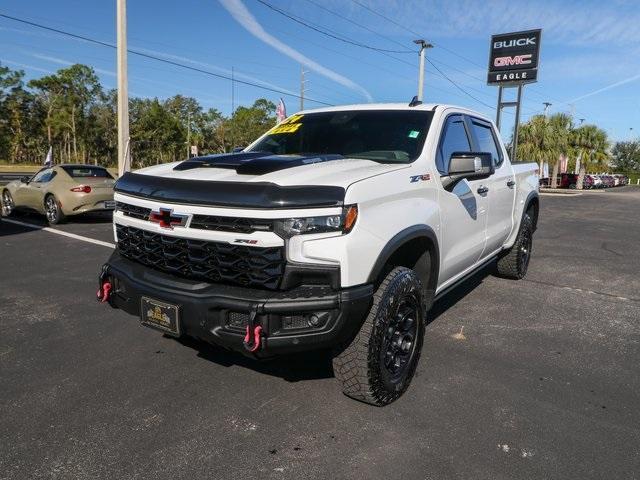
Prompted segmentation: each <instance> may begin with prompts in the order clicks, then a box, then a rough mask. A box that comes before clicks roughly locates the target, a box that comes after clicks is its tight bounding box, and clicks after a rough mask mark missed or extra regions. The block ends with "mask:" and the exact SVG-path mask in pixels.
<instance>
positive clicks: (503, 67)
mask: <svg viewBox="0 0 640 480" xmlns="http://www.w3.org/2000/svg"><path fill="white" fill-rule="evenodd" d="M541 33H542V30H528V31H526V32H515V33H502V34H500V35H493V36H492V37H491V51H490V52H491V53H490V55H489V75H488V77H487V83H488V84H489V85H514V84H523V83H532V82H535V81H536V80H537V79H538V58H539V55H540V38H541Z"/></svg>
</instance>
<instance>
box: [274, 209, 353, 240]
mask: <svg viewBox="0 0 640 480" xmlns="http://www.w3.org/2000/svg"><path fill="white" fill-rule="evenodd" d="M357 218H358V207H357V206H356V205H350V206H347V207H344V208H343V209H342V213H340V214H337V215H325V216H322V217H300V218H283V219H279V220H276V221H275V222H274V231H275V233H276V234H278V235H279V236H281V237H282V238H291V237H293V236H295V235H303V234H305V233H325V232H342V233H349V232H350V231H351V229H352V228H353V226H354V225H355V223H356V219H357Z"/></svg>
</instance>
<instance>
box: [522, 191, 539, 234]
mask: <svg viewBox="0 0 640 480" xmlns="http://www.w3.org/2000/svg"><path fill="white" fill-rule="evenodd" d="M534 202H536V204H537V208H536V215H535V218H532V220H533V231H534V232H535V231H536V228H537V227H538V216H539V214H540V195H539V194H538V192H537V191H535V190H533V191H531V192H529V195H527V199H526V200H525V202H524V208H523V209H522V216H521V218H520V224H522V219H523V218H524V214H525V213H527V210H529V207H530V206H531V204H532V203H534Z"/></svg>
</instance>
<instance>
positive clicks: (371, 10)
mask: <svg viewBox="0 0 640 480" xmlns="http://www.w3.org/2000/svg"><path fill="white" fill-rule="evenodd" d="M351 1H352V2H353V3H355V4H356V5H359V6H360V7H362V8H364V9H365V10H368V11H369V12H371V13H373V14H374V15H377V16H379V17H381V18H384V19H385V20H387V21H388V22H391V23H393V24H394V25H396V26H398V27H400V28H402V29H403V30H406V31H407V32H409V33H411V34H413V35H416V36H417V37H422V36H423V35H422V34H421V33H418V32H415V31H413V30H411V29H409V28H408V27H407V26H406V25H402V24H401V23H399V22H397V21H395V20H394V19H392V18H389V17H387V16H386V15H383V14H382V13H380V12H378V11H376V10H374V9H372V8H371V7H369V6H368V5H365V4H363V3H361V2H360V1H358V0H351ZM429 43H431V44H432V45H433V46H434V47H438V48H441V49H442V50H444V51H445V52H449V53H450V54H452V55H455V56H456V57H459V58H462V59H463V60H466V61H467V62H470V63H471V64H473V65H475V66H476V67H479V66H480V65H479V64H477V63H475V62H474V61H473V60H471V59H469V58H467V57H465V56H464V55H460V54H459V53H457V52H455V51H453V50H451V49H449V48H447V47H443V46H442V45H440V44H436V43H434V42H432V41H431V40H429ZM482 68H484V67H482Z"/></svg>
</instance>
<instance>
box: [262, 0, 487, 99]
mask: <svg viewBox="0 0 640 480" xmlns="http://www.w3.org/2000/svg"><path fill="white" fill-rule="evenodd" d="M256 1H258V2H259V3H261V4H263V5H265V6H266V7H268V8H270V9H272V10H274V11H276V12H277V13H279V14H281V15H283V16H285V17H287V18H289V19H290V20H293V21H294V22H296V23H299V24H301V25H303V26H305V27H307V28H310V29H311V30H314V31H316V32H318V33H321V34H323V35H326V36H328V37H330V38H334V39H336V40H339V41H342V42H346V43H349V44H351V45H355V46H358V47H362V48H367V49H369V50H374V51H376V52H378V53H381V54H383V55H385V56H387V57H389V58H392V59H394V60H396V61H398V62H401V63H404V64H406V65H409V66H410V67H411V68H415V65H413V64H412V63H409V62H407V61H406V60H403V59H400V58H397V57H394V56H393V55H389V52H392V53H405V52H398V51H394V50H386V49H381V48H377V47H373V46H371V45H366V44H363V43H360V42H356V41H354V40H352V39H350V38H348V37H344V36H338V35H333V34H331V33H327V31H325V30H324V29H322V28H317V27H316V26H313V25H311V24H310V22H309V23H307V22H308V21H305V20H304V19H302V18H301V17H297V16H295V15H293V14H290V13H288V12H286V11H284V10H281V9H279V8H277V7H274V6H273V5H271V4H269V3H267V2H265V1H264V0H256ZM307 1H309V2H310V3H312V4H314V5H316V6H319V7H320V8H322V9H323V10H325V11H327V12H329V13H331V14H333V15H336V16H340V15H339V14H337V13H336V12H334V11H332V10H330V9H328V8H326V7H323V6H320V5H318V4H317V3H315V2H314V1H313V0H307ZM356 3H357V2H356ZM367 9H368V7H367ZM342 18H344V17H342ZM385 18H386V17H385ZM344 20H346V21H348V22H350V23H353V24H354V25H357V26H359V27H361V28H364V29H366V30H369V31H371V32H373V33H376V34H377V35H379V34H378V33H377V32H375V31H373V30H371V29H370V28H368V27H366V26H364V25H361V24H359V23H357V22H354V21H353V20H351V19H348V18H344ZM389 20H390V19H389ZM390 21H391V20H390ZM315 25H317V24H315ZM416 35H417V34H416ZM388 40H391V41H392V42H394V43H396V44H398V45H402V44H400V43H399V42H397V41H395V40H392V39H388ZM410 53H415V52H412V51H410ZM427 61H428V62H429V64H431V66H432V67H433V68H435V69H436V72H437V73H438V74H439V75H440V76H441V77H443V78H444V79H445V80H447V81H448V82H449V83H451V84H452V85H453V86H454V87H455V88H456V89H458V90H459V91H460V92H462V93H463V94H464V95H466V96H468V97H469V98H471V99H473V100H475V101H476V102H478V103H479V104H481V105H483V106H485V107H488V108H490V109H492V110H495V107H493V106H491V105H489V104H488V103H486V102H484V101H482V100H480V99H479V98H477V97H475V96H474V95H472V94H470V93H469V92H468V91H466V90H465V89H464V88H462V87H461V86H460V85H458V83H456V82H455V81H454V80H452V79H451V78H450V77H449V76H448V75H446V74H445V73H444V72H443V71H442V70H441V69H440V68H438V66H437V65H435V63H434V62H433V61H431V60H430V59H427ZM480 93H481V94H483V95H485V93H484V92H480Z"/></svg>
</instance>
